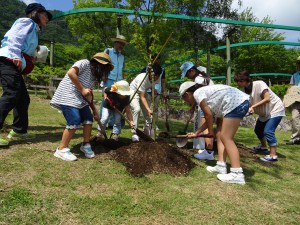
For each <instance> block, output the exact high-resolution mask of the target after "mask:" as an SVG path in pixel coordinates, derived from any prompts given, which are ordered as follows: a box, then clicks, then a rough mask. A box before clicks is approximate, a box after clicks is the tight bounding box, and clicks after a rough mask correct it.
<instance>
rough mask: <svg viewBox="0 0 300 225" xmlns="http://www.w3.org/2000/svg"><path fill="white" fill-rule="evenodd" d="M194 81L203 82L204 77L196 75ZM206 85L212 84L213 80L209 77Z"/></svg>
mask: <svg viewBox="0 0 300 225" xmlns="http://www.w3.org/2000/svg"><path fill="white" fill-rule="evenodd" d="M195 82H196V83H197V84H205V78H203V77H202V76H197V77H196V78H195ZM208 85H214V82H213V81H212V79H209V84H208Z"/></svg>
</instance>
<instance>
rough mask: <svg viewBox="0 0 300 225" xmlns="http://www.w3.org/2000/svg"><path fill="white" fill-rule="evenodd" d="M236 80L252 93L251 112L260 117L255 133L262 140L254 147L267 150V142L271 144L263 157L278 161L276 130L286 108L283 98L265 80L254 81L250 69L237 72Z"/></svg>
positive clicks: (267, 159)
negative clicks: (268, 152) (267, 152)
mask: <svg viewBox="0 0 300 225" xmlns="http://www.w3.org/2000/svg"><path fill="white" fill-rule="evenodd" d="M234 78H235V81H236V82H237V84H238V86H239V87H242V88H244V90H245V92H246V93H247V94H250V103H251V107H250V108H249V113H250V114H252V113H256V114H257V115H258V116H259V117H258V120H257V121H256V125H255V129H254V131H255V133H256V136H257V137H258V139H259V140H260V142H261V145H260V146H257V147H254V148H253V151H255V152H266V151H267V150H268V148H267V144H266V142H268V145H269V146H270V154H269V155H266V156H265V157H263V158H261V160H262V161H265V162H274V161H277V158H278V156H277V155H276V148H277V146H278V143H277V140H276V137H275V130H276V128H277V126H278V124H279V123H280V121H281V119H282V117H283V116H285V109H284V105H283V102H282V101H281V99H280V98H279V97H278V96H277V95H276V94H275V93H274V92H273V91H272V90H271V89H270V88H269V87H268V86H267V84H266V83H265V82H264V81H261V80H258V81H252V80H251V78H250V74H249V72H248V71H246V70H244V71H240V72H238V73H237V74H235V77H234Z"/></svg>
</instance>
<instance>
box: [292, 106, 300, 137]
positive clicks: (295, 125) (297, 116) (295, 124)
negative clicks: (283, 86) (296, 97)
mask: <svg viewBox="0 0 300 225" xmlns="http://www.w3.org/2000/svg"><path fill="white" fill-rule="evenodd" d="M291 110H292V136H291V139H292V140H297V141H298V140H300V103H299V102H296V103H294V104H293V105H292V106H291Z"/></svg>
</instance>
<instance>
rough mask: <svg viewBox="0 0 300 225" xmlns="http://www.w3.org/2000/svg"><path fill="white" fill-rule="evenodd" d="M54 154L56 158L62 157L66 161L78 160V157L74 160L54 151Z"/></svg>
mask: <svg viewBox="0 0 300 225" xmlns="http://www.w3.org/2000/svg"><path fill="white" fill-rule="evenodd" d="M54 156H55V157H56V158H59V159H62V160H64V161H68V162H72V161H76V160H77V158H76V159H74V160H71V159H68V158H65V157H62V156H61V155H60V154H58V153H56V152H55V153H54Z"/></svg>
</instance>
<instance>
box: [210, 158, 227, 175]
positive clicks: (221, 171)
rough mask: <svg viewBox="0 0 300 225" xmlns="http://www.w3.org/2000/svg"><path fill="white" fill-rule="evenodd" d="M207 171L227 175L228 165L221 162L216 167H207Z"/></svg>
mask: <svg viewBox="0 0 300 225" xmlns="http://www.w3.org/2000/svg"><path fill="white" fill-rule="evenodd" d="M206 170H207V171H208V172H211V173H219V174H226V173H227V168H226V163H224V162H219V161H218V162H217V165H215V166H208V167H206Z"/></svg>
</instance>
